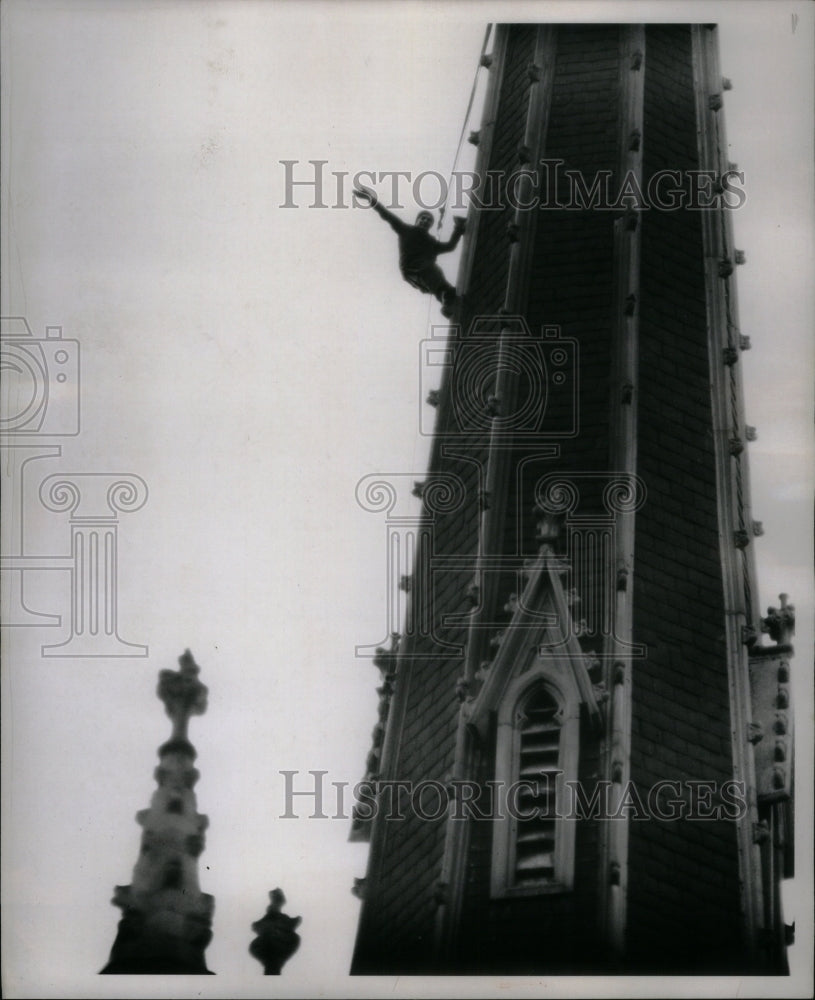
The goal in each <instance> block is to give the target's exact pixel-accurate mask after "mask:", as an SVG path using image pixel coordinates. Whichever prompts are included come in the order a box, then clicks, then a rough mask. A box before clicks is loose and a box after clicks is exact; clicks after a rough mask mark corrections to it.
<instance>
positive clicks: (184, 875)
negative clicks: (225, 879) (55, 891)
mask: <svg viewBox="0 0 815 1000" xmlns="http://www.w3.org/2000/svg"><path fill="white" fill-rule="evenodd" d="M178 662H179V667H180V669H179V670H162V671H161V672H160V673H159V683H158V689H157V694H158V696H159V698H160V699H161V700H162V701H163V702H164V707H165V709H166V711H167V715H168V716H169V717H170V719H171V720H172V723H173V729H172V735H171V737H170V739H169V741H168V742H167V743H165V744H163V745H162V746H161V747H159V750H158V756H159V766H158V767H157V768H156V771H155V778H156V781H157V783H158V788H157V789H156V791H155V792H154V793H153V797H152V800H151V802H150V806H149V808H148V809H142V810H141V811H140V812H138V813H137V814H136V820H137V822H138V823H139V825H140V826H141V827H142V831H143V832H142V840H141V851H140V853H139V858H138V860H137V862H136V865H135V867H134V869H133V881H132V883H131V885H117V886H116V888H115V890H114V894H113V900H112V902H113V904H114V905H115V906H118V907H119V908H120V909H121V910H122V919H121V920H120V921H119V929H118V932H117V935H116V940H115V941H114V943H113V948H112V950H111V953H110V961H109V962H108V964H107V965H106V966H105V967H104V969H102V972H103V973H108V974H111V973H112V974H128V975H134V974H135V975H139V974H153V975H172V974H179V975H180V974H187V975H211V973H210V972H209V970H208V969H207V967H206V962H205V959H204V949H205V948H206V947H207V945H208V944H209V942H210V939H211V938H212V932H211V930H210V927H211V923H212V911H213V908H214V902H215V901H214V899H213V897H212V896H210V895H208V894H207V893H203V892H201V889H200V886H199V884H198V856H199V855H200V854H201V852H202V851H203V849H204V831H205V830H206V828H207V823H208V820H207V817H206V816H202V815H200V814H199V813H198V812H197V811H196V802H195V794H194V792H193V787H194V785H195V783H196V781H197V780H198V777H199V774H198V771H197V770H196V769H195V767H194V766H193V762H194V761H195V757H196V753H195V748H194V747H193V746H192V744H191V743H190V742H189V740H188V739H187V727H188V724H189V719H190V716H191V715H201V714H203V712H205V711H206V707H207V688H206V687H205V686H204V685H203V684H202V683H201V682H200V680H199V679H198V673H199V667H198V665H197V664H196V662H195V660H194V659H193V657H192V654H191V653H190V651H189V650H187V651H186V652H185V653H184V655H183V656H181V657H179V660H178Z"/></svg>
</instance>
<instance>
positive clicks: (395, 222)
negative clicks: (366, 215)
mask: <svg viewBox="0 0 815 1000" xmlns="http://www.w3.org/2000/svg"><path fill="white" fill-rule="evenodd" d="M354 194H355V195H356V196H357V198H361V199H362V200H363V201H368V202H370V204H371V208H372V209H373V210H374V211H375V212H376V213H377V215H381V216H382V218H383V219H384V220H385V222H387V223H388V225H389V226H390V227H391V229H393V230H394V231H395V232H397V233H403V232H404V231H405V230H406V229H410V226H408V225H407V224H406V223H404V222H402V220H401V219H399V218H397V217H396V216H395V215H394V214H393V212H389V211H388V210H387V208H383V206H382V205H380V204H379V199H378V198H377V196H376V193H375V192H374V191H371V189H370V188H363V187H359V188H354Z"/></svg>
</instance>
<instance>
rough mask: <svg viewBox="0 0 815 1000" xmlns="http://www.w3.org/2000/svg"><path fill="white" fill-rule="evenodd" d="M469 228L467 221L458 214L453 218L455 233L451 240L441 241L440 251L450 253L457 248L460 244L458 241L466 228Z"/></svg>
mask: <svg viewBox="0 0 815 1000" xmlns="http://www.w3.org/2000/svg"><path fill="white" fill-rule="evenodd" d="M466 228H467V223H466V221H465V220H464V219H462V218H461V217H460V216H458V215H457V216H456V217H455V219H453V235H452V236H451V237H450V239H449V240H445V242H444V243H441V242H440V243H439V246H438V251H437V252H438V253H449V252H450V251H451V250H455V248H456V247H457V246H458V241H459V240H460V239H461V237H462V236H463V235H464V230H465V229H466Z"/></svg>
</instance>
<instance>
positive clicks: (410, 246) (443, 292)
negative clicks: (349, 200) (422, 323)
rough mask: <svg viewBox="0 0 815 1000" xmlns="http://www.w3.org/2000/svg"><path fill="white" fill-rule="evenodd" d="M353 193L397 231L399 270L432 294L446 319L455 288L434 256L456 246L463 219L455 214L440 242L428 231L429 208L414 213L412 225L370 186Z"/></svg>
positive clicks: (449, 315) (451, 309)
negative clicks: (448, 232) (385, 204)
mask: <svg viewBox="0 0 815 1000" xmlns="http://www.w3.org/2000/svg"><path fill="white" fill-rule="evenodd" d="M354 194H355V195H356V196H357V197H358V198H360V199H362V200H363V201H367V202H369V203H370V205H371V207H372V208H373V209H374V210H375V211H376V212H377V213H378V214H379V215H381V216H382V218H383V219H384V220H385V221H386V222H387V223H388V224H389V225H390V227H391V229H393V230H394V232H395V233H396V234H397V235H398V237H399V270H400V271H401V272H402V277H403V278H404V279H405V281H406V282H407V283H408V284H409V285H413V287H414V288H418V289H419V291H421V292H426V293H427V294H429V295H435V296H436V298H437V299H438V300H439V302H441V304H442V310H441V312H442V316H445V317H447V318H448V319H449V318H450V317H451V316H452V315H453V310H454V309H455V304H456V290H455V288H454V287H453V286H452V285H451V284H450V282H449V281H448V280H447V279H446V278H445V276H444V272H443V271H442V269H441V268H440V267H439V265H438V264H437V263H436V257H438V255H439V254H440V253H450V251H452V250H455V248H456V247H457V246H458V242H459V240H460V239H461V237H462V235H463V234H464V229H465V227H466V222H465V220H464V219H462V218H460V217H456V218H455V219H454V220H453V235H452V236H451V237H450V239H449V240H446V241H445V242H441V241H440V240H437V239H436V238H435V237H434V236H431V235H430V229H431V227H432V225H433V213H432V212H428V211H426V210H422V211H421V212H419V214H418V215H417V216H416V223H415V225H412V226H411V225H409V224H408V223H406V222H403V221H402V220H401V219H399V218H397V217H396V216H395V215H394V214H393V212H389V211H388V209H386V208H384V207H383V206H382V205H380V204H379V199H378V198H377V196H376V194H375V193H374V192H373V191H371V190H370V188H356V189H355V190H354Z"/></svg>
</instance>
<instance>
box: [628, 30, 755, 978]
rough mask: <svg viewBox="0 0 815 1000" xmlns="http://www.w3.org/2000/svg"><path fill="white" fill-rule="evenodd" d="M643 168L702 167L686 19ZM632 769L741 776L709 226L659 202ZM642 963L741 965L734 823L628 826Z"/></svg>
mask: <svg viewBox="0 0 815 1000" xmlns="http://www.w3.org/2000/svg"><path fill="white" fill-rule="evenodd" d="M646 51H647V57H646V76H645V109H644V112H645V127H644V172H645V177H646V179H647V177H648V176H650V175H651V174H652V173H653V172H655V171H657V170H660V169H679V170H688V169H697V168H698V161H697V153H696V132H695V109H694V99H693V89H692V87H693V81H692V75H691V62H690V30H689V28H688V27H687V26H678V25H671V26H665V27H649V28H648V29H647V35H646ZM641 280H642V286H641V305H640V368H639V386H640V390H639V392H640V395H639V427H638V473H639V475H640V476H641V477H642V478H643V480H644V481H645V483H646V486H647V489H648V499H647V502H646V503H645V505H644V506H643V508H642V509H641V510H640V511H639V512H638V513H637V522H636V556H635V572H634V620H633V621H634V639H635V641H637V642H641V643H644V644H646V645H647V648H648V654H647V657H646V659H644V660H638V661H635V663H634V668H633V705H632V722H633V734H632V756H631V776H632V779H633V780H634V781H635V782H636V783H637V785H638V786H639V787H640V788H641V789H643V790H647V789H648V788H650V787H651V786H652V785H653V784H654V783H655V782H657V781H659V780H679V781H683V780H686V779H691V780H694V779H695V780H711V781H717V782H721V781H723V780H727V779H729V778H731V777H732V764H731V748H730V722H729V701H728V689H727V675H726V651H725V645H724V608H723V588H722V578H721V567H720V559H719V541H718V531H717V507H716V482H715V469H714V453H713V438H712V434H711V426H712V423H711V420H712V418H711V409H710V390H709V377H708V370H709V360H708V347H707V334H706V313H705V302H704V274H703V257H702V247H701V220H700V217H699V213H698V212H691V211H680V212H657V211H649V212H648V213H646V216H645V218H644V219H643V225H642V277H641ZM629 866H630V868H629V897H628V942H629V950H630V956H631V959H632V961H635V962H637V963H639V965H641V966H642V967H644V968H647V967H649V966H650V967H653V969H654V970H655V971H659V972H670V971H673V970H675V971H682V970H687V969H693V970H694V971H697V972H703V971H708V972H726V971H737V970H738V969H739V968H742V969H743V968H744V964H743V961H742V956H741V954H740V941H739V927H740V910H739V889H738V870H737V854H736V837H735V829H734V825H733V823H732V822H730V821H719V822H712V821H707V822H702V821H690V820H688V821H675V822H662V821H649V822H639V823H637V822H635V823H632V824H631V833H630V848H629Z"/></svg>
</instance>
